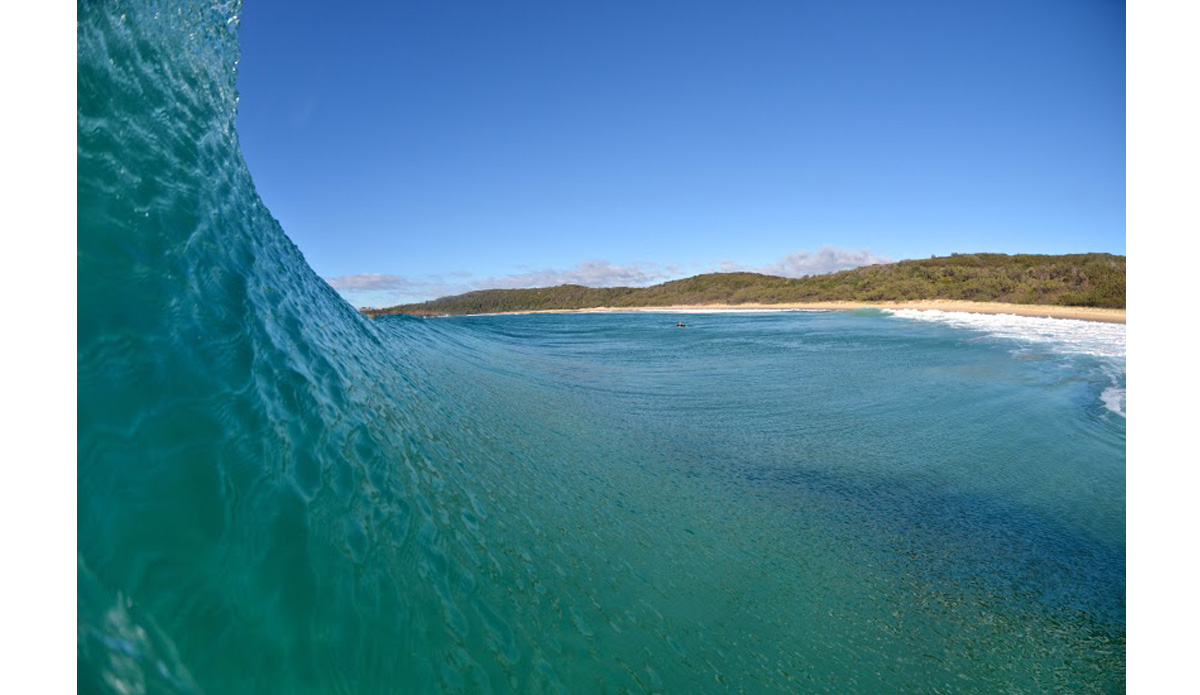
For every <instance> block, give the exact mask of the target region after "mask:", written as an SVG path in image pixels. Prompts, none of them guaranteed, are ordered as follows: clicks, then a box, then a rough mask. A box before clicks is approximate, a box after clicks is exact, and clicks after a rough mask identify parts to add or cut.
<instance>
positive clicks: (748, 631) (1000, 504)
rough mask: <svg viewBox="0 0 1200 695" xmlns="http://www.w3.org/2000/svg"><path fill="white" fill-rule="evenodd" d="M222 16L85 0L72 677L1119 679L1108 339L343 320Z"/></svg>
mask: <svg viewBox="0 0 1200 695" xmlns="http://www.w3.org/2000/svg"><path fill="white" fill-rule="evenodd" d="M237 11H238V7H237V6H236V5H223V4H210V3H188V2H176V3H167V2H162V3H150V2H147V3H105V4H102V3H80V4H79V5H78V14H79V23H78V177H79V178H78V210H79V213H78V214H79V219H78V225H79V242H78V273H79V295H78V317H79V318H78V336H79V337H78V364H77V369H78V378H79V393H78V396H79V399H78V421H79V429H78V472H77V487H78V528H77V533H78V548H77V552H78V563H77V564H78V586H79V589H78V641H77V651H78V664H79V686H80V690H81V691H84V692H212V693H226V692H521V693H527V692H594V691H606V692H607V691H613V692H616V691H623V690H629V691H634V692H641V691H654V690H666V691H676V692H679V691H683V692H687V691H698V690H714V689H716V690H723V689H728V690H733V691H747V692H775V691H781V690H783V691H788V690H799V691H811V690H818V691H827V690H832V691H857V692H874V691H880V692H886V691H895V690H919V691H934V690H938V689H942V690H964V689H966V690H972V691H981V692H987V691H1007V690H1020V691H1037V690H1048V689H1067V690H1085V691H1090V690H1112V689H1116V688H1120V687H1122V686H1123V683H1124V653H1125V647H1124V643H1125V593H1124V567H1125V538H1124V437H1125V423H1124V418H1123V417H1120V416H1117V415H1116V414H1115V413H1113V412H1111V411H1110V410H1108V409H1106V408H1105V407H1104V405H1103V403H1104V401H1103V400H1102V398H1101V393H1102V392H1103V390H1104V389H1105V388H1108V386H1109V385H1108V382H1106V381H1105V379H1107V378H1108V377H1107V376H1105V375H1104V372H1103V369H1102V366H1101V365H1099V364H1098V363H1091V362H1088V361H1087V360H1084V359H1081V358H1077V357H1076V356H1074V355H1071V354H1066V353H1055V352H1046V353H1044V354H1042V353H1039V354H1036V355H1032V356H1030V357H1031V358H1029V359H1024V358H1023V359H1017V357H1019V355H1017V356H1015V355H1014V354H1013V351H1012V346H1011V345H1008V344H1005V343H1003V341H989V340H973V339H968V338H967V337H965V336H970V335H973V334H971V333H969V332H968V331H965V330H964V329H963V328H961V327H957V326H952V325H946V324H937V323H929V322H915V321H904V320H900V319H897V318H895V317H889V316H887V315H884V314H882V313H879V312H876V313H871V312H864V313H859V314H854V313H843V312H827V313H813V312H796V313H786V314H745V315H721V316H711V315H699V314H692V315H689V316H688V317H687V323H688V328H686V329H675V328H672V327H670V326H671V325H672V324H673V323H674V319H673V318H672V317H669V316H667V317H664V316H662V315H656V314H603V315H599V314H597V315H530V316H501V317H482V318H460V319H447V320H436V321H419V320H410V319H405V318H401V317H390V318H386V319H381V320H378V321H375V322H372V321H369V320H366V319H364V318H363V317H361V316H360V315H358V314H357V313H356V312H355V311H353V310H352V308H351V307H349V306H348V305H347V304H346V303H345V302H344V301H342V300H341V299H340V298H339V297H338V296H337V295H336V294H335V293H334V292H333V291H332V290H331V289H330V288H329V287H328V285H326V284H325V283H324V282H323V281H321V280H320V279H319V278H318V277H317V276H316V275H315V274H314V273H313V272H312V271H311V269H309V267H308V266H307V265H306V264H305V262H304V259H303V257H302V256H301V254H300V253H299V251H298V250H297V249H296V248H295V247H294V246H293V245H292V244H291V243H290V241H289V240H288V239H287V237H286V235H285V234H284V233H283V231H282V230H281V229H280V227H279V225H278V224H277V223H276V222H275V221H274V220H273V219H272V218H271V216H270V214H269V213H268V211H267V210H266V209H265V208H264V207H263V205H262V204H261V202H260V201H259V199H258V197H257V195H256V194H255V191H254V187H253V184H252V182H251V180H250V176H249V174H248V172H247V169H246V167H245V164H244V162H243V161H242V159H241V156H240V154H239V149H238V142H237V136H236V133H235V130H234V121H235V113H236V91H235V66H236V60H237V55H238V53H237V51H238V49H237V39H236V27H237V18H236V14H237ZM1122 379H1123V377H1122Z"/></svg>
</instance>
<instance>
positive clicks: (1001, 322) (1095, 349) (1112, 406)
mask: <svg viewBox="0 0 1200 695" xmlns="http://www.w3.org/2000/svg"><path fill="white" fill-rule="evenodd" d="M886 311H887V312H888V313H890V314H891V315H893V316H897V317H900V318H905V319H913V320H917V321H932V322H937V323H944V324H948V325H951V326H955V327H958V328H965V329H968V330H974V331H978V332H980V333H983V334H986V335H989V336H992V337H996V338H1000V339H1006V340H1012V341H1014V343H1015V344H1016V346H1017V347H1018V348H1019V349H1027V348H1030V347H1039V348H1042V349H1044V350H1047V351H1049V352H1054V353H1061V354H1075V355H1091V356H1093V357H1097V358H1100V359H1101V360H1103V362H1104V363H1105V369H1104V372H1105V373H1106V374H1107V375H1108V376H1109V378H1110V379H1111V380H1112V385H1111V386H1110V387H1108V388H1106V389H1105V390H1104V391H1103V392H1102V393H1101V394H1100V400H1101V402H1103V403H1104V407H1105V408H1107V409H1108V410H1110V411H1111V412H1114V413H1116V414H1118V415H1120V416H1121V417H1125V324H1123V323H1104V322H1100V321H1081V320H1078V319H1057V318H1050V317H1042V316H1017V315H1015V314H972V313H968V312H965V311H939V310H936V309H928V310H921V309H888V310H886Z"/></svg>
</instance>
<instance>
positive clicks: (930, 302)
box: [435, 299, 1125, 324]
mask: <svg viewBox="0 0 1200 695" xmlns="http://www.w3.org/2000/svg"><path fill="white" fill-rule="evenodd" d="M746 309H751V310H762V309H767V310H771V309H774V310H788V309H808V310H824V311H837V310H842V311H850V310H853V309H916V310H919V311H962V312H966V313H970V314H1014V315H1016V316H1033V317H1038V318H1055V319H1075V320H1079V321H1100V322H1104V323H1122V324H1123V323H1125V309H1106V308H1099V307H1082V306H1056V305H1048V304H1008V303H1004V302H969V301H964V300H958V299H918V300H913V301H906V302H787V303H781V304H674V305H666V306H636V307H614V306H598V307H587V308H583V309H539V310H533V311H501V312H495V313H491V314H459V315H460V316H502V315H505V314H568V313H589V312H590V313H617V312H623V311H696V310H702V311H704V310H709V311H729V310H734V311H736V310H746ZM447 316H449V314H447ZM435 318H436V317H435Z"/></svg>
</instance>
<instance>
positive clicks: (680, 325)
mask: <svg viewBox="0 0 1200 695" xmlns="http://www.w3.org/2000/svg"><path fill="white" fill-rule="evenodd" d="M675 327H676V328H684V327H685V325H684V323H683V321H680V322H679V323H677V324H675Z"/></svg>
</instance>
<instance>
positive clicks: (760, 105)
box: [238, 0, 1125, 306]
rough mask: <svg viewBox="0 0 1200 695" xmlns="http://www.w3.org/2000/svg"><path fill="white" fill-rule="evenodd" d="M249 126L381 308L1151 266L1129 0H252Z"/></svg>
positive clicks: (315, 234)
mask: <svg viewBox="0 0 1200 695" xmlns="http://www.w3.org/2000/svg"><path fill="white" fill-rule="evenodd" d="M241 41H242V59H241V62H240V63H239V77H238V86H239V91H240V93H241V100H240V103H239V123H238V127H239V133H240V137H241V141H242V146H243V151H244V153H245V156H246V160H247V163H248V164H249V166H250V169H251V172H252V173H253V175H254V178H255V182H256V185H257V187H258V190H259V193H260V194H261V195H262V197H263V200H264V201H265V202H266V204H267V206H268V207H269V208H270V209H271V211H272V212H273V213H274V215H275V216H276V217H277V218H278V219H279V220H280V222H281V223H282V224H283V226H284V229H285V230H287V232H288V234H289V235H290V236H291V238H292V239H293V240H294V241H295V242H296V244H297V245H298V246H299V247H300V249H301V250H302V251H303V252H304V254H305V256H306V258H307V259H308V262H309V263H310V264H311V265H312V266H313V268H314V269H315V270H316V271H317V272H318V273H319V274H320V275H322V276H323V277H325V278H327V279H329V280H330V281H331V283H332V284H334V286H335V287H337V288H338V289H339V291H340V292H342V294H343V296H345V297H346V298H347V299H348V300H349V301H351V302H352V303H354V304H355V305H358V306H362V305H375V306H380V305H387V304H394V303H399V302H403V301H413V300H420V299H427V298H431V297H435V296H440V295H443V294H449V293H455V292H460V291H466V290H469V289H477V288H480V287H497V286H529V285H546V284H558V283H560V282H581V283H584V284H592V285H612V284H647V283H650V282H657V281H661V280H663V279H668V278H671V277H682V276H686V275H692V274H695V273H699V272H706V271H711V270H730V269H754V270H762V271H764V272H774V273H778V274H789V275H801V274H805V273H811V272H823V271H828V270H834V269H839V268H842V267H851V266H853V265H861V264H863V263H869V262H878V261H881V260H899V259H904V258H921V257H928V256H930V255H944V254H948V253H951V252H970V251H998V252H1007V253H1020V252H1028V253H1070V252H1083V251H1107V252H1112V253H1120V254H1124V253H1125V15H1124V5H1123V3H1119V2H1106V1H1084V0H1056V1H1052V2H1046V1H1040V0H1039V1H1028V2H1027V1H1022V0H995V1H991V2H952V1H947V2H920V1H914V2H859V1H850V2H824V1H822V2H804V1H802V0H788V1H786V2H731V1H724V2H705V1H703V0H688V1H685V2H666V1H653V2H623V1H620V0H608V1H606V2H569V3H552V2H521V1H514V2H506V3H497V2H466V1H465V0H464V1H456V0H440V1H433V0H421V1H411V2H394V3H376V2H366V3H354V2H343V3H338V4H336V5H329V4H324V3H315V2H302V1H290V2H280V1H277V0H246V2H245V4H244V7H243V13H242V21H241Z"/></svg>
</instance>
